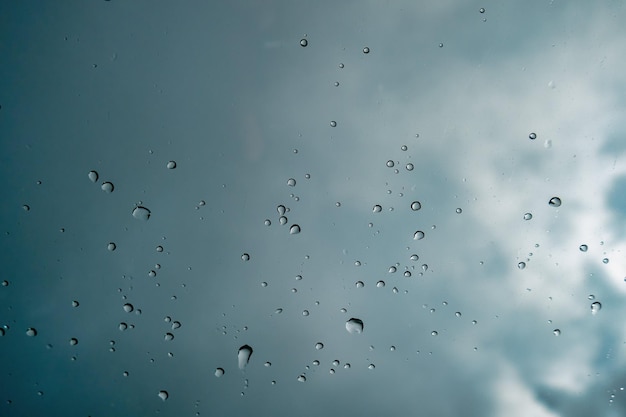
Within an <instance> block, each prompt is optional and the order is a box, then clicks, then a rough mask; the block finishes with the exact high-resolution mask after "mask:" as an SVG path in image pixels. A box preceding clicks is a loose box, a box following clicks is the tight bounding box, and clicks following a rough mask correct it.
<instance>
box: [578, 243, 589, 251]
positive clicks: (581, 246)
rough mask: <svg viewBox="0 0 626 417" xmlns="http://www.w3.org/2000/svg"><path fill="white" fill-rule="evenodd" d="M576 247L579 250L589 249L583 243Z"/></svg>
mask: <svg viewBox="0 0 626 417" xmlns="http://www.w3.org/2000/svg"><path fill="white" fill-rule="evenodd" d="M578 249H579V250H580V251H581V252H587V249H589V247H588V246H587V245H584V244H583V245H580V246H579V247H578Z"/></svg>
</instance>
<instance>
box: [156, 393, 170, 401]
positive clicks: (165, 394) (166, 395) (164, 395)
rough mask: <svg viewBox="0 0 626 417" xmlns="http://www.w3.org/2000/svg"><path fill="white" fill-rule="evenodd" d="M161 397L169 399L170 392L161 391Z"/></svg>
mask: <svg viewBox="0 0 626 417" xmlns="http://www.w3.org/2000/svg"><path fill="white" fill-rule="evenodd" d="M158 395H159V398H160V399H161V400H163V401H165V400H167V399H168V398H169V396H170V395H169V394H168V393H167V391H159V394H158Z"/></svg>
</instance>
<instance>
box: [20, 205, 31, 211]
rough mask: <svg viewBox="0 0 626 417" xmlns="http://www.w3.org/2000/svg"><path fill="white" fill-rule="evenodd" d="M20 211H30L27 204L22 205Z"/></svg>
mask: <svg viewBox="0 0 626 417" xmlns="http://www.w3.org/2000/svg"><path fill="white" fill-rule="evenodd" d="M22 210H24V211H30V206H29V205H28V204H24V205H23V206H22Z"/></svg>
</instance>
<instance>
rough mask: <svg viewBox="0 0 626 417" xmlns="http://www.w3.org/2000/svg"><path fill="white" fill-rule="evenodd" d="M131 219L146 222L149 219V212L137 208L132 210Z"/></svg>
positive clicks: (140, 207)
mask: <svg viewBox="0 0 626 417" xmlns="http://www.w3.org/2000/svg"><path fill="white" fill-rule="evenodd" d="M133 217H134V218H136V219H138V220H143V221H147V220H148V219H149V218H150V210H148V209H147V208H145V207H143V206H137V207H135V209H134V210H133Z"/></svg>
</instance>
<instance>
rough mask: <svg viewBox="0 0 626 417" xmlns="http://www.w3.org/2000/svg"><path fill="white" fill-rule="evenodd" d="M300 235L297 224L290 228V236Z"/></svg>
mask: <svg viewBox="0 0 626 417" xmlns="http://www.w3.org/2000/svg"><path fill="white" fill-rule="evenodd" d="M298 233H300V226H298V225H297V224H294V225H292V226H291V227H290V228H289V234H290V235H297V234H298Z"/></svg>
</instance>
